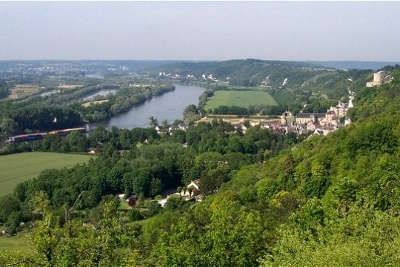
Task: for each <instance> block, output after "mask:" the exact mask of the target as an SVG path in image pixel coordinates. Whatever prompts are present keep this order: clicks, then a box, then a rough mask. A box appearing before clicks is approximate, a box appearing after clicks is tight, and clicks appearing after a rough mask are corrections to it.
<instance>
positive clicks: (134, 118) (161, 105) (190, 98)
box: [106, 84, 205, 129]
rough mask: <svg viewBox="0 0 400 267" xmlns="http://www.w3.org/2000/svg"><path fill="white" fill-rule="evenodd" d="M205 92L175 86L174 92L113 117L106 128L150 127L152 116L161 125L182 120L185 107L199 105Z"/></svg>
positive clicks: (199, 89) (201, 89)
mask: <svg viewBox="0 0 400 267" xmlns="http://www.w3.org/2000/svg"><path fill="white" fill-rule="evenodd" d="M204 90H205V89H204V88H202V87H199V86H192V85H190V86H189V85H179V84H175V90H174V91H171V92H168V93H165V94H163V95H160V96H156V97H153V98H151V99H150V100H148V101H146V102H145V103H143V104H141V105H138V106H135V107H132V108H131V109H130V110H129V111H127V112H125V113H122V114H119V115H117V116H115V117H112V118H111V119H110V120H109V121H108V122H107V123H106V126H107V128H110V127H112V126H116V127H118V128H125V129H132V128H136V127H148V126H149V118H150V117H151V116H153V117H155V118H156V119H157V120H158V122H159V123H161V122H162V121H163V120H168V122H170V123H171V122H173V121H174V120H176V119H182V118H183V110H184V109H185V107H187V106H188V105H190V104H195V105H197V104H198V102H199V96H200V95H201V94H202V93H203V92H204Z"/></svg>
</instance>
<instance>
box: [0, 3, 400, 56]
mask: <svg viewBox="0 0 400 267" xmlns="http://www.w3.org/2000/svg"><path fill="white" fill-rule="evenodd" d="M399 14H400V2H398V3H395V2H387V3H370V2H358V3H357V2H350V3H346V2H338V3H333V2H328V3H327V2H325V3H316V2H305V3H301V2H286V3H278V2H218V3H215V2H147V3H146V2H118V3H116V2H114V3H112V2H108V3H105V2H69V3H66V2H26V3H24V2H9V3H7V2H1V3H0V60H10V59H161V60H163V59H173V60H224V59H237V58H259V59H271V60H324V61H325V60H360V61H400V49H399V48H400V34H399V29H400V15H399Z"/></svg>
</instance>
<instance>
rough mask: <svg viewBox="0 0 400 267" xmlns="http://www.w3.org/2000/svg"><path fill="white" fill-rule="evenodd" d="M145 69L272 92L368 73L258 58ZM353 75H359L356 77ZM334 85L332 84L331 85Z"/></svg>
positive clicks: (182, 63)
mask: <svg viewBox="0 0 400 267" xmlns="http://www.w3.org/2000/svg"><path fill="white" fill-rule="evenodd" d="M148 70H149V71H152V72H154V73H155V74H158V73H159V72H170V73H172V74H180V75H183V76H185V75H188V74H192V75H194V76H196V77H198V78H201V76H202V74H206V75H208V74H212V75H213V77H214V78H216V79H218V80H219V81H229V82H230V83H231V84H232V85H236V86H259V85H261V84H265V85H268V86H270V87H271V88H273V89H276V88H282V87H285V86H286V87H288V88H293V87H304V86H307V85H308V83H316V82H318V80H319V79H321V82H322V81H327V80H329V78H330V77H334V76H335V75H337V74H343V75H344V76H346V77H350V76H358V75H360V74H361V73H370V71H368V70H365V71H356V70H349V71H341V70H337V69H335V68H330V67H324V66H321V65H317V64H312V63H307V62H294V61H272V60H259V59H238V60H227V61H205V62H174V63H170V64H164V65H162V66H156V67H154V68H149V69H148ZM346 73H347V74H346ZM356 73H357V74H358V75H355V74H356ZM355 78H358V77H355ZM285 79H287V83H285V84H284V85H283V86H282V84H283V82H284V80H285ZM333 84H334V83H333V82H331V85H333ZM331 87H332V86H331Z"/></svg>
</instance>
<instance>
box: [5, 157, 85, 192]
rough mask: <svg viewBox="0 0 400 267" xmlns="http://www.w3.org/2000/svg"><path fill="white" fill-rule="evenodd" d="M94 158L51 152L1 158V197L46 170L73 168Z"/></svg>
mask: <svg viewBox="0 0 400 267" xmlns="http://www.w3.org/2000/svg"><path fill="white" fill-rule="evenodd" d="M91 157H92V156H89V155H76V154H64V153H51V152H26V153H18V154H12V155H5V156H0V196H3V195H6V194H8V193H11V192H12V190H13V189H14V188H15V186H16V185H17V184H18V183H20V182H23V181H25V180H28V179H31V178H34V177H36V176H37V175H38V174H39V173H40V172H41V171H43V170H45V169H61V168H64V167H72V166H74V165H75V164H77V163H83V162H87V161H88V160H89V159H90V158H91Z"/></svg>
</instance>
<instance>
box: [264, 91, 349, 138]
mask: <svg viewBox="0 0 400 267" xmlns="http://www.w3.org/2000/svg"><path fill="white" fill-rule="evenodd" d="M352 107H353V95H350V97H349V102H348V103H344V102H341V101H339V102H338V104H337V105H336V106H332V107H330V108H329V109H328V110H327V112H326V113H299V114H297V115H296V116H294V115H293V114H292V113H291V112H288V111H287V112H284V113H283V114H282V115H281V117H280V122H279V125H276V124H275V125H271V126H272V129H273V130H280V131H283V132H285V133H289V132H295V133H297V134H310V133H311V134H319V135H327V134H329V133H331V132H333V131H335V130H337V129H338V128H341V127H343V126H346V125H348V124H350V123H351V120H350V118H348V117H346V115H347V111H348V110H349V108H352ZM267 128H268V127H267Z"/></svg>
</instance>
